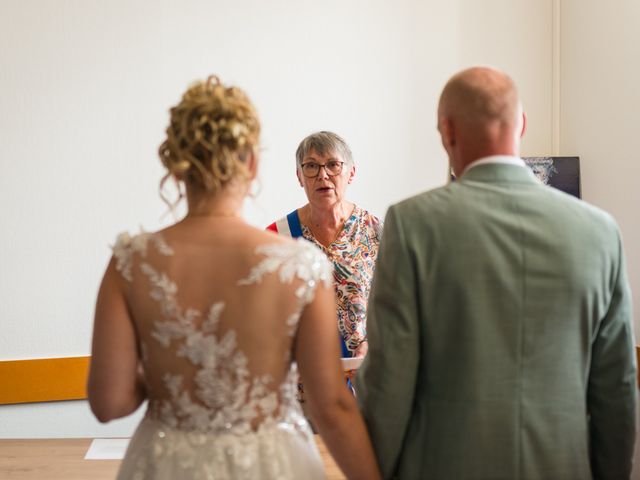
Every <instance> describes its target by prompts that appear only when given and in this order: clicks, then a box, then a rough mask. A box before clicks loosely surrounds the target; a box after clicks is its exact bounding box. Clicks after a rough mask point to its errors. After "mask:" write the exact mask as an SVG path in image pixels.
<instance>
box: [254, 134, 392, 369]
mask: <svg viewBox="0 0 640 480" xmlns="http://www.w3.org/2000/svg"><path fill="white" fill-rule="evenodd" d="M296 167H297V168H296V173H297V176H298V181H299V182H300V186H301V187H302V188H304V191H305V193H306V195H307V199H308V200H309V201H308V203H307V204H306V205H304V206H303V207H301V208H298V209H297V210H294V211H293V212H291V213H290V214H289V215H287V216H286V217H284V218H282V219H280V220H278V221H277V222H274V223H272V224H271V225H269V226H268V227H267V229H269V230H272V231H274V232H277V233H279V234H282V235H288V236H291V237H304V238H305V239H307V240H308V241H310V242H312V243H313V244H314V245H316V246H317V247H318V248H319V249H320V250H322V251H323V252H324V253H325V254H326V255H327V257H328V258H329V260H331V262H332V263H333V267H334V269H333V281H334V285H335V289H336V295H337V316H338V330H339V332H340V338H341V344H342V356H343V357H346V358H349V357H364V356H365V355H366V353H367V333H366V325H365V319H366V311H367V299H368V297H369V290H370V287H371V279H372V277H373V270H374V267H375V261H376V257H377V255H378V245H379V242H380V237H381V234H382V222H381V221H380V219H379V218H378V217H376V216H374V215H372V214H371V213H369V212H368V211H366V210H365V209H363V208H361V207H359V206H357V205H355V204H353V203H352V202H350V201H348V200H347V199H346V198H345V193H346V190H347V186H348V185H349V184H350V183H351V182H352V181H353V178H354V176H355V173H356V167H355V164H354V162H353V158H352V156H351V150H350V149H349V146H348V145H347V144H346V142H345V141H344V140H343V139H342V138H341V137H340V136H338V135H336V134H335V133H332V132H317V133H314V134H312V135H309V136H308V137H307V138H305V139H304V140H302V142H301V143H300V145H299V146H298V150H297V151H296Z"/></svg>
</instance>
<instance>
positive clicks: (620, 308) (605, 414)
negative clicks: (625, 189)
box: [587, 232, 637, 480]
mask: <svg viewBox="0 0 640 480" xmlns="http://www.w3.org/2000/svg"><path fill="white" fill-rule="evenodd" d="M617 253H618V255H617V261H616V262H614V264H615V265H616V267H615V269H614V272H613V274H612V284H613V288H612V295H611V302H610V305H609V309H608V311H607V313H606V315H605V317H604V318H603V319H602V321H601V323H600V327H599V329H598V333H597V336H596V338H595V341H594V343H593V345H592V351H591V368H590V372H589V386H588V392H587V402H588V411H589V414H590V423H589V436H590V452H591V470H592V473H593V478H594V480H598V479H605V478H606V479H614V478H615V479H618V478H619V479H623V478H624V479H628V478H630V476H631V467H632V458H633V449H634V445H635V428H636V395H637V379H636V378H637V377H636V360H635V348H634V335H633V326H632V321H633V315H632V307H631V292H630V288H629V284H628V282H627V277H626V272H625V264H624V254H623V250H622V242H621V240H620V234H619V232H618V251H617Z"/></svg>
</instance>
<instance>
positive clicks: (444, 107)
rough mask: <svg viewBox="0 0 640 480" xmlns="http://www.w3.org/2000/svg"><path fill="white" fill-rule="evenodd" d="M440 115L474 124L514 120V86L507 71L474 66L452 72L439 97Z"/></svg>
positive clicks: (512, 121) (516, 99)
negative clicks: (453, 116) (452, 74)
mask: <svg viewBox="0 0 640 480" xmlns="http://www.w3.org/2000/svg"><path fill="white" fill-rule="evenodd" d="M439 112H440V114H441V115H456V116H461V117H463V118H465V119H467V120H468V121H470V122H473V123H476V124H486V123H490V122H500V123H503V124H514V123H517V122H518V112H519V100H518V90H517V88H516V85H515V84H514V83H513V80H511V77H509V76H508V75H507V74H505V73H503V72H501V71H499V70H495V69H493V68H488V67H474V68H469V69H467V70H463V71H462V72H460V73H458V74H457V75H454V76H453V77H452V78H451V80H449V81H448V82H447V84H446V85H445V87H444V90H443V91H442V95H441V96H440V106H439Z"/></svg>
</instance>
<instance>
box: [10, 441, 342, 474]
mask: <svg viewBox="0 0 640 480" xmlns="http://www.w3.org/2000/svg"><path fill="white" fill-rule="evenodd" d="M91 440H92V439H91V438H64V439H28V440H0V479H2V480H87V479H91V480H107V479H114V478H115V476H116V473H117V471H118V467H119V466H120V460H85V459H84V455H85V453H86V452H87V449H88V448H89V445H90V444H91ZM316 443H317V444H318V448H319V450H320V454H321V455H322V460H323V461H324V464H325V467H326V471H327V478H328V479H330V480H343V479H345V476H344V475H343V474H342V472H341V471H340V469H339V468H338V466H337V465H336V464H335V462H334V460H333V458H332V457H331V455H330V454H329V452H328V451H327V449H326V447H325V446H324V443H323V442H322V440H321V439H320V437H318V436H316Z"/></svg>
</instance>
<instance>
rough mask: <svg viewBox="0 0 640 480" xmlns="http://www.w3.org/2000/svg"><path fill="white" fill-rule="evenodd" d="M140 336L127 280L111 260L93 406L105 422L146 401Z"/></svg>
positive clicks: (97, 338) (97, 328)
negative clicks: (126, 288) (126, 291)
mask: <svg viewBox="0 0 640 480" xmlns="http://www.w3.org/2000/svg"><path fill="white" fill-rule="evenodd" d="M139 368H140V367H139V360H138V352H137V348H136V334H135V330H134V326H133V320H132V319H131V316H130V313H129V309H128V308H127V303H126V300H125V296H124V285H123V279H122V277H121V276H120V274H119V273H118V272H117V271H116V268H115V262H114V259H111V262H110V263H109V266H108V267H107V271H106V272H105V274H104V278H103V279H102V284H101V285H100V291H99V292H98V300H97V303H96V312H95V319H94V325H93V345H92V352H91V366H90V369H89V382H88V386H87V390H88V393H89V405H90V406H91V411H92V412H93V414H94V415H95V416H96V418H97V419H98V420H99V421H101V422H108V421H109V420H113V419H115V418H120V417H124V416H125V415H129V414H130V413H132V412H134V411H135V410H136V409H137V408H138V407H139V406H140V404H141V403H142V402H143V400H144V398H145V393H144V388H143V386H142V381H141V375H140V372H139Z"/></svg>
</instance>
